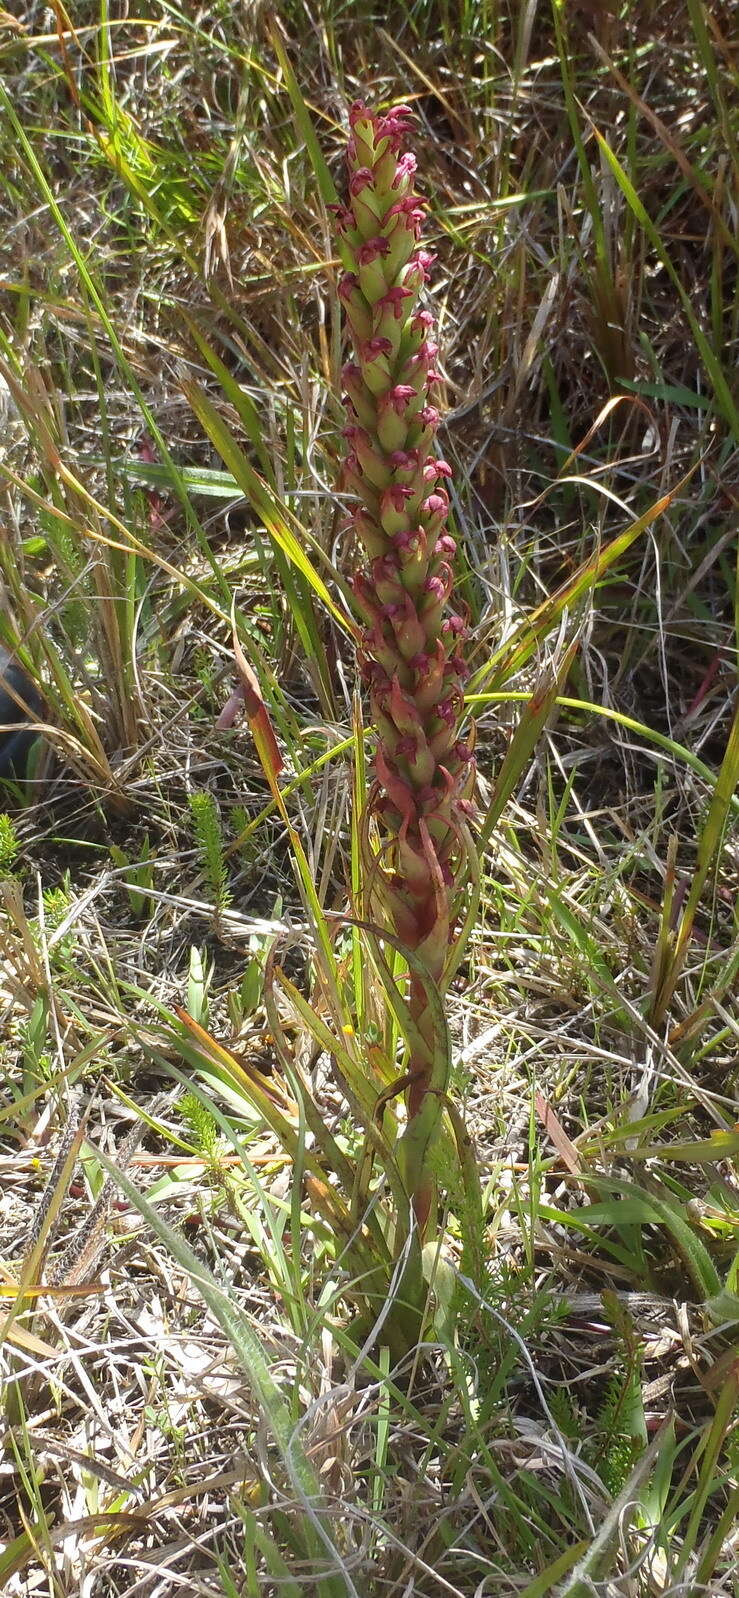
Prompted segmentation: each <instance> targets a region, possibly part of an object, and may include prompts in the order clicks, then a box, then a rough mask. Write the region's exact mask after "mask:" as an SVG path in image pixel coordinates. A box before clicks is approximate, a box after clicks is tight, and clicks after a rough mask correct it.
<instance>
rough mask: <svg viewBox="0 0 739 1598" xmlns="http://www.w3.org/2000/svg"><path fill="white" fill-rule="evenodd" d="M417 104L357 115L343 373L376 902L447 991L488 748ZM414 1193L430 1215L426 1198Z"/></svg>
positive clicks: (418, 1059) (421, 1015)
mask: <svg viewBox="0 0 739 1598" xmlns="http://www.w3.org/2000/svg"><path fill="white" fill-rule="evenodd" d="M411 116H412V113H411V112H410V110H409V108H408V107H407V106H397V107H396V108H395V109H394V110H392V111H390V112H388V113H387V114H386V115H384V116H383V115H376V114H373V113H370V112H369V111H368V110H367V109H366V108H365V106H363V105H361V104H358V105H355V106H353V107H352V109H351V112H350V125H351V130H352V131H351V137H350V140H349V146H348V166H349V182H348V205H347V206H346V207H343V206H342V207H338V208H337V216H338V223H337V230H338V234H339V249H340V253H341V257H342V261H343V264H344V267H345V269H346V270H345V275H344V277H343V278H342V279H341V282H340V284H339V295H340V298H341V301H342V304H343V306H344V310H345V315H346V322H347V326H348V330H349V334H350V338H351V342H352V346H353V351H354V359H353V360H352V361H350V362H349V363H348V365H347V366H345V368H344V372H343V382H344V389H345V394H346V404H347V409H348V412H349V426H348V427H347V429H346V434H345V436H346V438H347V444H348V452H347V456H346V462H345V470H344V481H343V486H344V488H345V489H346V490H347V491H348V492H349V493H351V494H352V495H353V496H355V500H356V504H355V506H354V508H353V511H352V520H353V527H354V532H355V534H356V539H357V542H358V544H359V546H360V549H361V551H362V554H363V557H364V561H363V565H362V568H361V569H360V570H359V571H358V572H357V573H356V575H355V577H354V580H353V593H354V599H355V602H356V606H357V610H358V612H359V614H360V617H361V619H362V623H363V625H364V627H365V632H364V635H363V652H362V654H361V657H360V663H361V669H362V675H363V678H364V681H365V684H366V686H367V689H368V691H369V697H370V705H371V713H372V721H373V724H374V726H375V727H376V729H377V732H378V746H377V752H376V756H375V774H376V783H375V789H374V791H373V800H372V805H373V810H374V813H375V815H376V816H377V818H378V820H379V821H380V825H381V830H382V832H383V834H384V836H385V839H386V843H385V847H384V849H383V853H382V856H381V862H382V863H381V868H380V869H376V870H374V871H373V872H372V873H371V881H372V884H373V889H372V892H373V900H374V903H375V906H376V907H377V908H379V909H380V911H381V913H382V914H383V916H384V918H385V922H386V924H388V925H389V926H390V927H391V928H392V929H393V930H394V931H395V932H396V933H397V935H398V936H399V937H400V938H401V939H402V941H403V942H404V944H405V945H406V947H408V948H409V949H412V950H413V951H415V952H416V953H417V954H418V955H419V956H420V957H421V959H422V960H423V962H424V964H425V965H426V967H427V968H428V970H429V971H430V973H431V976H432V977H433V979H434V981H435V983H436V984H437V985H438V986H439V987H440V988H441V989H442V990H443V986H444V974H445V968H446V966H447V964H448V957H449V948H450V941H451V939H452V936H453V933H454V928H455V924H456V923H457V922H458V919H459V915H460V910H461V906H462V901H463V898H464V892H465V887H466V880H467V863H468V855H467V847H466V843H465V839H466V837H467V836H468V834H467V829H466V824H465V818H466V816H467V815H468V813H469V810H470V797H471V793H472V789H473V785H474V758H473V754H472V749H471V747H470V746H469V745H468V744H466V743H464V742H463V741H462V740H461V738H460V721H461V716H462V708H463V696H462V684H463V680H464V677H465V675H466V670H465V663H464V659H463V655H464V639H465V634H466V625H465V620H464V617H463V616H461V615H460V614H459V610H460V606H459V604H457V605H456V607H455V606H454V605H453V603H452V590H453V583H454V573H453V567H452V561H453V557H454V554H455V550H456V545H455V541H454V539H453V538H452V537H451V536H450V534H449V533H448V532H447V531H446V526H445V524H446V516H447V512H448V509H449V497H448V495H447V493H446V491H445V487H444V484H445V482H446V479H448V478H449V477H451V468H450V467H449V466H448V465H447V463H446V461H443V460H440V459H438V458H437V456H436V454H435V452H434V436H435V433H436V429H437V427H438V423H439V412H438V410H437V409H436V406H435V405H434V404H433V403H432V395H434V396H435V393H436V389H437V386H438V383H439V381H440V379H439V374H438V372H437V370H436V367H435V362H436V359H437V357H438V345H437V344H435V343H434V342H433V339H432V338H431V336H430V335H431V332H432V329H433V317H432V316H431V314H430V313H429V312H428V311H426V310H420V309H419V305H418V300H419V295H420V293H421V292H422V290H423V287H424V285H425V283H426V281H427V278H428V274H429V271H430V268H431V266H432V264H433V259H434V258H433V256H431V255H430V254H429V253H428V251H426V250H424V249H422V248H421V247H420V244H419V240H420V234H421V228H422V223H423V217H424V210H425V207H424V202H423V201H422V200H421V199H420V197H419V196H418V195H417V194H415V193H414V191H413V180H414V175H415V170H416V162H415V158H414V157H413V156H412V155H410V154H408V153H403V152H402V150H401V146H402V143H403V140H404V138H405V136H406V133H407V130H408V122H409V119H410V118H411ZM378 899H379V905H378V904H377V901H378ZM410 1004H411V1011H412V1015H413V1021H414V1026H415V1028H416V1031H417V1034H418V1039H419V1043H418V1047H417V1048H414V1049H412V1051H411V1055H412V1057H411V1061H410V1070H409V1077H410V1078H412V1080H411V1083H410V1087H409V1091H408V1115H409V1130H410V1128H411V1124H412V1122H413V1118H414V1117H419V1116H422V1114H423V1107H424V1101H425V1100H426V1099H428V1098H429V1097H430V1095H431V1094H432V1093H435V1094H436V1096H437V1100H438V1095H439V1086H438V1084H437V1083H435V1082H434V1081H433V1080H432V1079H433V1052H434V1038H433V1029H432V1026H431V1019H430V1014H429V1010H428V1000H427V996H426V993H425V990H424V988H423V984H421V983H420V982H418V981H412V982H411V990H410ZM437 1113H440V1107H439V1105H438V1103H437ZM415 1197H416V1210H417V1214H418V1217H419V1221H420V1222H421V1223H422V1224H423V1223H425V1220H426V1218H427V1216H426V1215H425V1214H424V1213H423V1210H424V1200H423V1199H421V1200H419V1198H418V1194H416V1195H415ZM426 1208H428V1204H427V1203H426Z"/></svg>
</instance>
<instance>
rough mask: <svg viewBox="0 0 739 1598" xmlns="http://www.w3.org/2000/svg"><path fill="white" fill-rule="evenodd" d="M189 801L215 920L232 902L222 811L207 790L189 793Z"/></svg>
mask: <svg viewBox="0 0 739 1598" xmlns="http://www.w3.org/2000/svg"><path fill="white" fill-rule="evenodd" d="M189 805H190V814H191V816H192V820H193V826H194V829H195V840H196V843H197V848H198V854H199V856H200V865H201V869H202V872H203V875H204V877H205V880H206V883H207V885H208V888H209V890H210V894H211V897H212V899H213V906H214V910H215V917H216V920H219V918H220V917H221V916H222V915H223V912H224V910H227V909H228V907H229V905H230V903H231V890H230V887H229V879H228V865H227V863H226V845H225V842H224V838H223V827H222V824H221V812H220V810H219V808H218V803H217V800H216V799H215V798H214V796H213V794H212V793H209V792H208V791H207V790H205V791H204V792H201V793H191V794H190V795H189Z"/></svg>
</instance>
